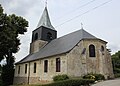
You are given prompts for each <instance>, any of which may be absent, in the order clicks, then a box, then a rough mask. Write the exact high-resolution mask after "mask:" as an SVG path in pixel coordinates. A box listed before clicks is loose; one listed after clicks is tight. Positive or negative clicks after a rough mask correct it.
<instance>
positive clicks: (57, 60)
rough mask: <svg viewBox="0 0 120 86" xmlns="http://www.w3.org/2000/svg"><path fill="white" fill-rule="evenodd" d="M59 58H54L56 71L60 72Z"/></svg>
mask: <svg viewBox="0 0 120 86" xmlns="http://www.w3.org/2000/svg"><path fill="white" fill-rule="evenodd" d="M60 66H61V64H60V58H56V72H60Z"/></svg>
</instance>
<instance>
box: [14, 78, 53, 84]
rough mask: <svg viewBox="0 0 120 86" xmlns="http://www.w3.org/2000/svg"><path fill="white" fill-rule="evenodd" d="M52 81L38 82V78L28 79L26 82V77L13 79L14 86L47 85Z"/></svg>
mask: <svg viewBox="0 0 120 86" xmlns="http://www.w3.org/2000/svg"><path fill="white" fill-rule="evenodd" d="M51 82H52V81H48V80H40V79H39V77H30V78H29V82H28V77H14V83H13V84H14V85H16V84H17V85H23V84H47V83H51Z"/></svg>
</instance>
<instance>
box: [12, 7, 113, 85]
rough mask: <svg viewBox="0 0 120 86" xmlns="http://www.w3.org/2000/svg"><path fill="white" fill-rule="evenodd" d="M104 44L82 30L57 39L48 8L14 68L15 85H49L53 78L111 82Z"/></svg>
mask: <svg viewBox="0 0 120 86" xmlns="http://www.w3.org/2000/svg"><path fill="white" fill-rule="evenodd" d="M106 44H107V42H106V41H104V40H102V39H99V38H97V37H95V36H93V35H92V34H90V33H88V32H87V31H85V30H84V29H83V28H82V29H80V30H78V31H75V32H72V33H69V34H67V35H64V36H62V37H59V38H57V31H56V30H55V28H54V27H53V26H52V24H51V21H50V18H49V14H48V10H47V7H45V8H44V11H43V14H42V16H41V19H40V21H39V23H38V26H37V28H36V29H35V30H34V31H33V32H32V40H31V43H30V53H29V55H27V56H26V57H24V58H23V59H22V60H20V61H19V62H17V63H16V64H15V75H14V84H37V83H48V82H51V81H52V78H53V76H55V75H61V74H67V75H68V76H70V77H80V76H83V75H86V74H88V73H96V74H103V75H104V76H105V78H106V79H107V78H113V77H114V74H113V68H112V62H111V55H110V53H109V50H108V49H107V48H106Z"/></svg>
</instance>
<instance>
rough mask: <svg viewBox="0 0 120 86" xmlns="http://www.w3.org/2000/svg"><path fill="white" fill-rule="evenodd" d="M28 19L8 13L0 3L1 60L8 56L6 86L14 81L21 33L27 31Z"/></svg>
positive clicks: (4, 69) (3, 79)
mask: <svg viewBox="0 0 120 86" xmlns="http://www.w3.org/2000/svg"><path fill="white" fill-rule="evenodd" d="M27 27H28V21H26V20H25V19H24V18H23V17H20V16H16V15H15V14H12V15H7V14H5V13H4V11H3V8H2V6H1V5H0V61H1V60H2V59H4V58H6V62H7V64H6V65H5V66H3V67H2V81H3V83H7V84H5V85H6V86H7V85H9V84H11V83H12V80H13V79H11V78H12V77H13V72H14V56H13V54H15V53H17V52H18V50H19V45H20V39H19V35H20V34H24V33H25V32H27Z"/></svg>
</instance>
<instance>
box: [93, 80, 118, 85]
mask: <svg viewBox="0 0 120 86" xmlns="http://www.w3.org/2000/svg"><path fill="white" fill-rule="evenodd" d="M92 86H120V79H115V80H108V81H103V82H99V83H97V84H94V85H92Z"/></svg>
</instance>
